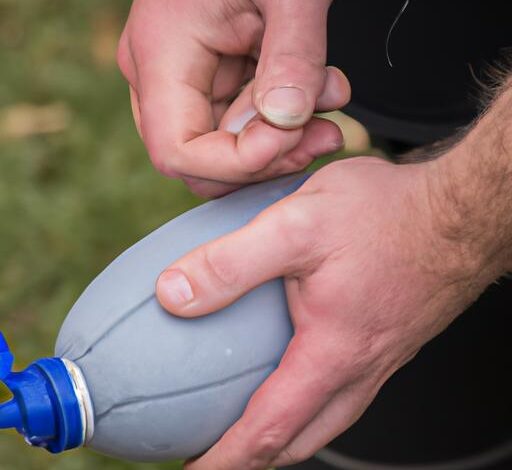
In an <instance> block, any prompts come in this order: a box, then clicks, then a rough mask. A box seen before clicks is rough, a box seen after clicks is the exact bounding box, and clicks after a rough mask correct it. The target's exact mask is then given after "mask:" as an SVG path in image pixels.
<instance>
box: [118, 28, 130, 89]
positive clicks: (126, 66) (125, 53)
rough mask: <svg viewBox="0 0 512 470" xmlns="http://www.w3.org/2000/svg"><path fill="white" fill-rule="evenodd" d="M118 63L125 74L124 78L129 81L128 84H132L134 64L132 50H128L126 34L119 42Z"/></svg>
mask: <svg viewBox="0 0 512 470" xmlns="http://www.w3.org/2000/svg"><path fill="white" fill-rule="evenodd" d="M116 61H117V66H118V67H119V70H120V71H121V73H122V74H123V77H124V78H125V79H126V80H128V82H130V83H132V76H131V75H132V74H131V70H132V65H133V64H132V59H131V55H130V50H129V48H128V45H127V42H126V40H125V35H124V34H123V35H122V36H121V39H120V40H119V44H118V46H117V53H116Z"/></svg>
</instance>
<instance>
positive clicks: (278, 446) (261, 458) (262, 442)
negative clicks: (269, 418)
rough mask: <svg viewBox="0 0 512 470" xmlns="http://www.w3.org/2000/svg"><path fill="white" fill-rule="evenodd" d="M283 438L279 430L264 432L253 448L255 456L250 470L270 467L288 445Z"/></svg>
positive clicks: (250, 464)
mask: <svg viewBox="0 0 512 470" xmlns="http://www.w3.org/2000/svg"><path fill="white" fill-rule="evenodd" d="M282 436H283V434H282V433H281V432H280V430H278V429H269V430H267V431H265V432H263V433H262V435H261V436H260V437H258V439H257V440H256V441H255V442H254V444H253V446H251V448H252V454H253V455H252V457H251V459H250V461H249V468H250V469H255V470H256V469H261V468H263V467H265V466H267V465H269V463H270V462H272V460H274V459H275V457H276V456H277V455H279V454H280V452H281V450H282V449H283V447H284V446H286V444H287V440H286V439H284V438H283V437H282Z"/></svg>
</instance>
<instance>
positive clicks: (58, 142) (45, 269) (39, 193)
mask: <svg viewBox="0 0 512 470" xmlns="http://www.w3.org/2000/svg"><path fill="white" fill-rule="evenodd" d="M129 7H130V2H129V1H127V0H88V1H86V2H84V1H83V0H66V1H62V0H23V1H20V0H0V260H1V262H0V329H1V330H2V331H3V332H4V333H5V335H6V337H7V338H8V340H9V342H10V344H11V346H12V348H13V350H14V351H15V353H16V368H17V369H21V368H24V367H25V366H26V365H28V364H29V363H30V362H32V361H33V360H34V359H36V358H38V357H42V356H48V355H52V354H53V345H54V341H55V338H56V335H57V332H58V330H59V327H60V324H61V323H62V320H63V319H64V317H65V315H66V313H67V312H68V310H69V309H70V307H71V306H72V304H73V303H74V301H75V300H76V298H77V297H78V295H79V294H80V293H81V292H82V290H83V289H84V288H85V287H86V286H87V284H88V283H89V282H90V281H91V280H92V279H93V278H94V277H95V276H96V275H97V274H98V273H99V272H100V271H101V270H102V269H103V268H104V267H105V266H106V265H107V264H108V263H109V262H110V261H111V260H112V259H113V258H114V257H115V256H117V255H118V254H119V253H121V252H122V251H123V250H124V249H126V248H127V247H129V246H130V245H131V244H133V243H134V242H135V241H137V240H138V239H139V238H141V237H142V236H144V235H145V234H147V233H148V232H150V231H151V230H153V229H155V228H156V227H158V226H159V225H161V224H162V223H163V222H165V221H167V220H169V219H171V218H173V217H174V216H176V215H177V214H179V213H181V212H183V211H185V210H187V209H189V208H191V207H193V206H194V205H195V204H197V203H199V202H200V200H199V199H198V198H196V197H194V196H193V195H191V194H190V193H189V192H188V190H187V189H186V188H185V186H184V185H182V184H181V183H180V182H177V181H171V180H168V179H165V178H164V177H163V176H161V175H159V174H158V173H157V172H156V171H155V170H154V169H153V168H152V166H151V165H150V163H149V160H148V158H147V155H146V152H145V149H144V147H143V145H142V143H141V141H140V140H139V137H138V135H137V133H136V131H135V127H134V125H133V121H132V117H131V111H130V104H129V99H128V90H127V86H126V83H125V82H124V80H123V78H122V77H121V74H120V73H119V72H118V70H117V65H116V59H115V56H116V49H117V42H118V38H119V36H120V34H121V31H122V27H123V24H124V21H125V19H126V17H127V15H128V11H129ZM335 118H336V119H340V118H341V119H346V118H343V117H340V116H339V115H337V116H335ZM346 128H347V131H348V132H349V133H351V134H352V135H354V139H353V140H352V141H353V145H352V147H353V148H352V150H353V151H357V150H358V149H360V148H366V147H367V146H368V137H367V134H366V133H365V131H364V130H362V128H361V127H360V126H358V125H357V123H354V122H352V121H349V122H347V123H346ZM349 128H350V129H354V132H351V131H349ZM7 397H8V394H7V392H6V390H5V388H2V385H0V400H5V399H6V398H7ZM0 461H1V464H0V468H1V470H10V469H16V470H18V469H21V468H22V469H26V470H32V469H33V470H36V469H45V470H46V469H51V470H57V469H59V470H60V469H62V470H64V469H65V470H79V469H86V468H87V469H89V468H102V469H125V470H128V469H130V470H131V469H133V470H135V469H142V468H143V469H147V470H150V469H158V468H162V469H163V468H165V469H169V468H173V467H170V466H169V464H162V465H150V464H128V463H123V462H119V461H115V460H112V459H109V458H106V457H103V456H100V455H97V454H94V453H92V452H90V451H87V450H77V451H72V452H69V453H66V454H65V455H60V456H52V455H50V454H48V453H46V452H45V451H42V450H39V449H29V448H28V447H27V446H26V445H25V443H24V442H23V440H22V439H21V438H20V437H19V436H18V435H17V434H15V433H6V432H2V433H1V434H0ZM175 468H179V466H178V465H176V467H175Z"/></svg>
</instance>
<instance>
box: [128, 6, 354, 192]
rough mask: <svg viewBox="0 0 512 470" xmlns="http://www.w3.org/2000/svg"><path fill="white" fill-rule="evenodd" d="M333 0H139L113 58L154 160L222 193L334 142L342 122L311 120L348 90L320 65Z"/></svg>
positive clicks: (339, 102)
mask: <svg viewBox="0 0 512 470" xmlns="http://www.w3.org/2000/svg"><path fill="white" fill-rule="evenodd" d="M330 3H331V0H303V1H302V2H300V6H299V4H298V3H297V2H296V1H293V0H284V1H279V2H275V1H272V0H257V1H251V0H235V1H230V0H198V1H194V2H186V1H179V0H135V1H134V2H133V6H132V10H131V12H130V16H129V18H128V21H127V23H126V27H125V30H124V32H123V35H122V37H121V40H120V44H119V51H118V62H119V66H120V68H121V71H122V72H123V74H124V76H125V77H126V79H127V80H128V82H129V84H130V97H131V102H132V110H133V115H134V118H135V123H136V126H137V129H138V130H139V133H140V134H141V136H142V138H143V140H144V143H145V145H146V147H147V149H148V152H149V154H150V157H151V160H152V162H153V164H154V165H155V167H156V168H157V169H158V170H159V171H161V172H162V173H164V174H165V175H167V176H172V177H179V178H181V179H183V180H184V181H185V182H186V183H187V184H188V185H189V186H190V187H191V189H192V190H193V191H195V192H196V193H199V194H201V195H204V196H217V195H220V194H223V193H226V192H229V191H232V190H233V189H235V188H237V187H238V186H240V185H242V184H246V183H249V182H254V181H259V180H263V179H267V178H271V177H274V176H278V175H282V174H286V173H292V172H295V171H298V170H301V169H303V168H305V167H306V166H307V165H308V164H309V163H310V162H311V161H312V160H313V159H314V158H315V157H316V156H318V155H322V154H326V153H331V152H334V151H336V150H338V149H339V148H340V147H341V145H342V140H343V139H342V136H341V133H340V130H339V129H338V127H337V126H336V125H335V124H333V123H331V122H329V121H326V120H323V119H318V118H311V116H312V113H313V111H314V110H317V111H329V110H334V109H337V108H339V107H341V106H343V105H344V104H346V102H347V101H348V100H349V96H350V87H349V84H348V81H347V79H346V77H345V76H344V75H343V74H342V73H341V72H340V71H339V70H337V69H335V68H333V67H327V68H326V67H325V60H326V18H327V11H328V8H329V5H330ZM253 77H254V78H253ZM247 82H248V84H247V86H245V88H244V89H243V91H242V92H241V93H239V92H240V89H241V87H242V86H243V85H244V84H246V83H247ZM233 100H234V101H233ZM248 121H250V122H249V123H248V124H247V122H248ZM246 124H247V125H246Z"/></svg>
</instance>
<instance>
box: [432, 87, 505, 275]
mask: <svg viewBox="0 0 512 470" xmlns="http://www.w3.org/2000/svg"><path fill="white" fill-rule="evenodd" d="M429 165H431V166H432V178H431V181H432V187H433V190H432V193H433V197H432V201H433V206H434V207H433V211H434V214H435V218H436V220H437V223H438V226H439V227H440V230H441V232H442V235H443V237H444V238H446V239H447V240H449V241H451V242H453V244H454V246H457V249H458V250H460V252H459V255H460V257H462V258H463V259H464V261H465V263H466V266H467V267H468V270H469V271H474V273H475V274H476V276H477V277H478V278H479V283H480V282H481V283H484V284H485V283H489V282H492V281H493V280H494V279H496V278H497V277H499V276H501V275H502V274H504V273H505V272H507V271H510V270H512V77H509V79H508V80H506V81H505V82H504V84H503V86H502V88H501V89H500V92H499V93H498V95H497V96H496V98H495V100H494V101H493V102H492V103H491V105H490V106H489V108H488V109H487V111H486V112H485V113H484V114H483V115H482V116H481V118H480V119H479V120H478V121H477V122H476V123H475V125H474V126H473V128H472V129H471V130H470V131H469V132H468V133H467V134H466V136H465V137H464V138H463V139H461V140H460V142H459V143H458V144H457V145H456V146H455V147H454V148H453V149H452V150H450V151H449V152H447V153H446V154H445V155H444V156H442V157H440V158H439V159H437V160H434V161H431V162H429Z"/></svg>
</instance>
